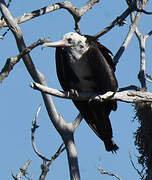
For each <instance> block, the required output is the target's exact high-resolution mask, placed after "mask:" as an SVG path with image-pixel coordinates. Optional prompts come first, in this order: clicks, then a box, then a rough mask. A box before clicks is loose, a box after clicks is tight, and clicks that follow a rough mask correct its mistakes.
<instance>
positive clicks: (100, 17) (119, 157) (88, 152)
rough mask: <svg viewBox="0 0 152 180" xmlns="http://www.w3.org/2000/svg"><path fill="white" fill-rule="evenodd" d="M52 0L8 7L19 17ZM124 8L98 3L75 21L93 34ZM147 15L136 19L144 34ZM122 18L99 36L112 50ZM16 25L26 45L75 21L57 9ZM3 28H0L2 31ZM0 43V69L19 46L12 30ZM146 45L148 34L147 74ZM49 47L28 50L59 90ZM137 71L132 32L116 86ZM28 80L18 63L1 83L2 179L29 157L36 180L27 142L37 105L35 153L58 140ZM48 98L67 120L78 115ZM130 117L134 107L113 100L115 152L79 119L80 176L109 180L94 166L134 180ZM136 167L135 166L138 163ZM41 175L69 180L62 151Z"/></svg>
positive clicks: (132, 80)
mask: <svg viewBox="0 0 152 180" xmlns="http://www.w3.org/2000/svg"><path fill="white" fill-rule="evenodd" d="M55 2H56V1H54V0H52V1H44V0H39V1H35V2H34V1H30V0H27V1H21V0H14V1H12V3H11V5H10V8H9V9H10V11H11V13H12V15H13V16H14V17H18V16H21V15H23V14H24V13H27V12H31V11H33V10H35V9H39V8H41V7H44V6H47V5H49V4H53V3H55ZM71 2H72V3H73V4H74V5H76V6H78V7H80V6H81V5H83V4H84V3H85V2H84V1H80V0H77V1H71ZM151 5H152V3H151V2H149V4H148V6H147V9H150V7H151ZM126 7H127V6H126V3H125V0H124V1H122V0H117V1H110V0H105V1H101V2H100V3H98V4H96V5H95V6H94V7H93V8H92V9H91V10H90V11H88V13H87V14H85V15H84V16H83V17H82V19H81V22H80V27H81V31H82V33H84V34H89V35H93V34H95V33H97V32H99V31H100V30H102V29H103V28H104V27H105V26H107V25H109V24H110V23H111V22H112V21H113V20H114V19H115V18H116V17H117V16H119V15H120V14H121V13H122V12H123V11H124V10H125V9H126ZM150 18H151V16H146V15H143V16H142V18H141V21H140V23H139V29H140V30H141V32H142V33H144V34H145V33H147V32H148V31H149V30H151V29H150V28H151V27H152V21H150ZM126 21H127V22H128V25H125V26H123V27H118V26H117V27H115V28H114V29H112V30H111V31H110V32H109V33H107V34H106V35H104V36H102V37H101V38H100V39H99V41H100V42H101V43H102V44H104V45H105V46H107V47H108V48H109V49H110V50H111V51H112V52H113V53H114V54H115V53H116V52H117V50H118V49H119V47H120V45H121V43H122V42H123V40H124V38H125V36H126V34H127V32H128V30H129V25H130V20H129V18H127V19H126ZM20 27H21V29H22V32H23V35H24V38H25V41H26V44H27V45H30V44H31V43H33V42H34V41H37V40H38V39H39V38H46V37H50V39H51V40H52V41H54V40H58V39H61V37H62V36H63V34H65V33H67V32H70V31H74V21H73V19H72V17H71V15H69V14H68V13H67V12H66V11H65V10H58V11H55V12H52V13H49V14H47V15H44V16H41V17H40V18H35V19H33V20H31V21H28V22H25V23H24V24H21V25H20ZM3 32H4V29H2V30H1V34H2V33H3ZM0 44H1V47H2V48H1V61H0V67H1V68H2V67H3V65H4V63H5V60H6V59H7V58H8V57H11V56H14V55H16V54H17V53H18V50H17V47H16V43H15V40H14V37H13V35H12V34H11V32H8V34H7V35H6V37H5V39H4V40H1V41H0ZM150 44H151V38H149V39H148V40H147V48H146V60H147V61H146V63H147V65H148V66H147V72H148V73H151V71H150V70H151V58H152V55H151V46H150ZM54 50H55V49H53V48H52V49H51V48H47V49H44V50H43V51H42V50H41V47H38V48H36V49H34V50H33V51H32V52H31V53H30V54H31V56H32V59H33V62H34V63H35V65H36V66H37V67H38V68H39V70H40V71H41V72H42V73H43V74H44V75H45V77H46V79H47V82H48V85H49V86H50V87H53V88H57V89H61V87H60V85H59V83H58V80H57V77H56V70H55V60H54V52H55V51H54ZM138 71H139V50H138V42H137V39H136V37H135V36H134V37H133V39H132V41H131V42H130V44H129V46H128V47H127V49H126V51H125V52H124V54H123V56H122V57H121V59H120V62H119V64H118V65H117V70H116V76H117V79H118V83H119V87H124V86H128V85H130V84H134V85H139V82H138V79H137V74H138ZM30 82H32V79H31V77H30V76H29V74H28V73H27V71H26V69H25V66H24V64H23V63H22V61H20V62H19V63H18V64H17V65H16V66H15V67H14V69H13V71H12V72H11V73H10V75H9V77H8V78H7V79H5V80H4V81H3V83H2V84H1V86H0V89H1V101H0V107H1V126H0V141H1V148H0V159H1V162H2V163H1V179H11V170H12V171H13V172H14V174H16V173H17V170H18V168H19V167H21V166H22V165H23V164H24V163H25V162H26V161H27V160H28V159H32V162H31V165H30V167H29V170H28V172H29V173H30V175H31V177H32V178H33V179H38V176H39V175H40V164H41V163H42V161H41V160H40V159H39V158H38V157H37V156H36V155H35V154H34V152H33V149H32V146H31V141H30V129H31V122H32V120H33V118H34V115H35V112H36V110H37V107H38V106H39V104H42V109H41V112H40V114H39V117H38V124H39V125H40V127H39V129H38V130H37V133H36V136H35V137H36V144H37V147H38V149H39V151H40V152H41V153H43V154H44V155H46V156H47V157H48V158H49V157H51V156H52V155H53V154H54V153H55V152H56V150H57V148H58V147H59V145H60V144H61V143H62V141H61V138H60V136H59V135H58V133H57V132H56V130H55V129H54V127H53V125H52V123H51V122H50V120H49V118H48V115H47V112H46V110H45V107H44V104H43V101H42V98H41V95H40V93H39V92H37V91H34V90H33V89H31V88H30V87H29V83H30ZM148 86H149V91H151V86H150V85H148ZM53 100H54V103H55V105H56V108H57V110H58V111H59V112H60V114H61V115H62V116H63V117H64V118H65V120H67V121H68V122H69V121H72V120H73V119H74V118H75V117H76V115H77V114H78V112H77V110H76V108H75V107H74V106H73V104H72V103H71V102H70V101H69V100H63V99H59V98H53ZM133 117H134V109H133V106H132V105H131V104H126V103H122V102H121V103H120V102H118V110H117V111H116V112H112V113H111V115H110V118H111V123H112V127H113V133H114V139H115V141H116V143H117V144H118V145H119V151H118V152H117V154H116V155H113V154H112V153H108V152H106V151H105V149H104V145H103V143H102V142H101V140H100V139H99V138H98V137H97V136H96V135H95V134H94V133H93V132H92V131H91V130H90V128H89V127H88V125H87V124H86V123H85V122H84V121H82V123H81V124H80V126H79V127H78V128H77V130H76V132H75V141H76V147H77V152H78V160H79V167H80V174H81V179H88V180H92V179H96V180H99V179H104V180H111V179H114V178H112V177H108V176H106V175H100V173H99V172H98V170H97V169H96V166H98V165H99V164H100V165H101V166H102V168H103V169H104V170H107V171H111V172H113V173H116V174H117V175H119V176H120V177H121V178H122V180H126V179H127V180H129V179H139V177H138V175H137V173H136V172H135V170H134V169H133V167H132V165H131V163H130V160H129V152H131V154H132V157H133V160H134V162H135V164H136V162H137V159H136V158H135V156H136V155H138V152H137V151H136V148H135V146H134V140H133V133H134V132H135V131H136V128H137V126H138V123H137V122H136V121H135V122H132V120H133ZM136 165H137V164H136ZM137 167H139V166H138V165H137ZM46 179H69V171H68V164H67V158H66V153H65V152H63V153H62V155H60V157H59V158H58V159H57V160H56V161H55V162H54V163H53V164H52V166H51V168H50V171H49V173H48V175H47V178H46Z"/></svg>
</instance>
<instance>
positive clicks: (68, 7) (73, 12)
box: [0, 0, 99, 33]
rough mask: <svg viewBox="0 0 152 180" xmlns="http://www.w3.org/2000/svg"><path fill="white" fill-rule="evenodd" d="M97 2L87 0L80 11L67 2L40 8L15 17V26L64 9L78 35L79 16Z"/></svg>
mask: <svg viewBox="0 0 152 180" xmlns="http://www.w3.org/2000/svg"><path fill="white" fill-rule="evenodd" d="M97 2H99V0H89V1H88V2H87V3H86V4H85V5H84V6H83V7H81V8H80V9H78V8H76V7H75V6H73V5H72V3H71V2H69V1H64V2H58V3H55V4H52V5H49V6H45V7H43V8H40V9H38V10H35V11H32V12H30V13H26V14H24V15H23V16H20V17H17V18H16V19H15V22H16V23H17V24H20V23H23V22H25V21H29V20H31V19H33V18H35V17H39V16H41V15H44V14H47V13H50V12H52V11H55V10H58V9H62V8H64V9H66V10H68V11H69V13H70V14H71V15H72V16H73V18H74V20H75V30H76V31H77V32H79V33H80V29H79V24H78V22H79V20H80V18H81V16H83V15H84V14H85V13H86V12H87V11H88V10H89V9H90V8H92V6H93V5H94V4H95V3H97ZM2 27H7V23H6V22H5V21H4V20H0V28H2Z"/></svg>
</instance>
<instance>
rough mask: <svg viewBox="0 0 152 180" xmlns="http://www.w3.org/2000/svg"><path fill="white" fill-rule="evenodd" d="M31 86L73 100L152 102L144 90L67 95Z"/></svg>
mask: <svg viewBox="0 0 152 180" xmlns="http://www.w3.org/2000/svg"><path fill="white" fill-rule="evenodd" d="M31 87H32V88H33V89H36V90H39V91H42V92H43V93H48V94H51V95H53V96H56V97H60V98H66V99H73V100H80V101H81V100H82V101H83V100H88V99H94V100H97V101H101V102H102V101H105V100H109V99H110V100H115V101H122V102H127V103H136V102H152V93H151V92H144V91H136V92H134V91H123V92H116V93H114V92H110V91H109V92H107V93H105V94H103V93H102V92H101V93H100V92H78V96H77V97H75V96H69V93H68V92H64V91H59V90H57V89H53V88H48V87H45V86H42V85H40V84H38V83H35V82H34V83H32V85H31ZM101 94H102V95H101Z"/></svg>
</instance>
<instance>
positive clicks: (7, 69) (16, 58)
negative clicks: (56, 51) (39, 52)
mask: <svg viewBox="0 0 152 180" xmlns="http://www.w3.org/2000/svg"><path fill="white" fill-rule="evenodd" d="M44 42H48V39H39V40H38V41H37V42H34V43H33V44H32V45H30V46H28V47H27V48H25V49H24V50H23V51H22V52H21V53H19V54H18V55H16V56H14V57H11V58H8V59H7V60H6V63H5V65H4V67H3V69H2V70H1V72H0V83H1V82H2V81H3V80H4V79H5V78H6V77H7V76H8V74H9V73H10V71H11V70H12V69H13V67H14V66H15V64H17V63H18V62H19V61H20V59H21V58H22V57H23V56H24V55H25V54H27V53H29V52H31V51H32V50H33V49H34V48H36V47H37V46H39V45H42V44H43V43H44Z"/></svg>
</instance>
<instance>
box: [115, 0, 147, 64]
mask: <svg viewBox="0 0 152 180" xmlns="http://www.w3.org/2000/svg"><path fill="white" fill-rule="evenodd" d="M147 1H148V0H145V1H144V3H143V5H142V7H141V9H144V8H145V6H146V4H147ZM140 16H141V12H137V14H136V16H135V19H134V21H133V23H132V24H131V26H130V30H129V32H128V34H127V36H126V38H125V40H124V42H123V43H122V45H121V47H120V48H119V50H118V51H117V53H116V55H115V56H114V58H113V61H114V63H115V64H117V63H118V61H119V58H120V57H121V55H122V54H123V52H124V50H125V48H126V47H127V46H128V44H129V42H130V40H131V38H132V36H133V34H134V32H135V30H136V26H137V24H138V21H139V19H140Z"/></svg>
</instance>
